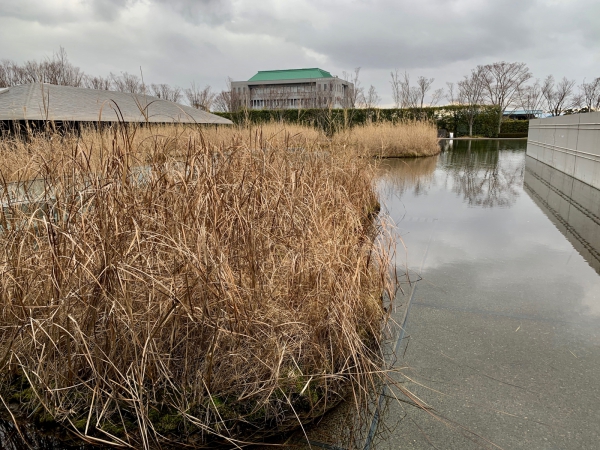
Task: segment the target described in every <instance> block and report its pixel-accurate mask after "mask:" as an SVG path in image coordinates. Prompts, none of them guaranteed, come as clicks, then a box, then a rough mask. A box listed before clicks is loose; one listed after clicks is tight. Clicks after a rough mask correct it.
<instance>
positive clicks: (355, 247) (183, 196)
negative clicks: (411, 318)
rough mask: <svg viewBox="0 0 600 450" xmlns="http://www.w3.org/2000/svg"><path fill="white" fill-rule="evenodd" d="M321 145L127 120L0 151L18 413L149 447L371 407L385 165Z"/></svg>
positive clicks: (2, 366)
mask: <svg viewBox="0 0 600 450" xmlns="http://www.w3.org/2000/svg"><path fill="white" fill-rule="evenodd" d="M211 133H214V134H211ZM319 139H320V135H319V134H318V133H316V132H315V134H313V135H309V136H304V135H302V134H299V133H297V132H295V131H294V130H292V129H290V128H288V129H287V130H281V129H279V130H275V129H272V130H265V129H264V128H263V130H262V132H261V131H260V130H259V129H255V130H228V131H221V130H214V129H205V130H203V131H202V132H200V131H198V130H194V129H189V128H161V129H144V128H141V129H140V128H124V127H121V128H115V129H113V130H110V131H106V132H103V133H96V132H92V131H87V132H85V133H84V134H83V135H82V136H80V137H72V136H67V137H60V136H54V137H53V138H52V139H51V140H49V139H45V138H42V137H40V138H34V139H33V140H32V141H30V142H28V143H22V142H21V143H19V142H12V143H11V142H8V143H3V144H1V145H2V148H0V152H1V153H2V155H3V162H2V167H1V170H0V172H1V175H2V177H3V178H4V179H5V180H12V181H13V182H14V181H15V180H17V183H16V184H15V183H13V184H12V185H11V184H10V183H8V181H6V182H4V184H3V189H2V190H3V192H2V202H3V205H4V206H3V208H2V212H1V214H0V226H1V229H2V232H0V274H1V276H0V393H1V394H2V398H3V400H4V401H5V402H6V403H7V404H11V403H12V405H13V409H15V412H16V413H18V414H20V415H24V414H28V415H30V417H34V418H35V419H36V420H37V421H38V422H51V423H54V422H58V423H60V424H62V425H64V426H67V427H69V428H70V429H71V430H73V431H74V432H76V433H77V434H78V435H79V436H80V437H82V438H84V439H86V440H88V441H92V442H97V443H109V444H111V445H121V446H124V447H133V448H153V447H158V446H165V445H167V446H168V445H169V444H174V443H182V444H188V445H191V446H196V447H198V446H203V445H208V444H211V443H215V442H218V443H224V442H225V443H229V444H230V445H239V446H242V445H244V443H247V442H256V441H260V440H262V439H263V438H265V437H266V436H268V435H270V434H278V433H281V432H284V431H286V430H289V429H291V428H294V427H297V426H298V425H299V424H303V423H306V422H308V421H310V420H312V419H313V418H315V417H318V416H320V415H322V414H323V413H324V412H325V411H327V410H328V409H330V408H331V407H332V406H334V405H336V404H337V403H338V402H339V401H340V400H341V399H342V398H344V397H347V396H348V395H350V398H352V399H353V400H354V401H355V402H356V405H357V407H360V405H361V404H363V402H365V401H366V397H367V394H368V392H369V391H370V390H371V387H372V386H374V385H375V384H376V383H377V380H378V378H379V377H380V376H381V375H380V373H381V372H380V371H381V367H382V352H381V349H380V346H379V345H380V341H381V327H382V321H383V320H385V315H386V313H385V311H384V309H383V307H382V302H381V296H382V293H384V292H386V291H387V292H388V295H390V298H393V295H391V292H390V291H391V289H392V285H391V282H390V280H389V277H388V275H387V274H388V264H389V255H388V254H386V252H385V250H384V248H383V247H382V246H381V240H380V239H376V237H377V235H378V233H379V230H378V228H377V227H376V225H375V224H374V222H373V219H372V217H371V213H372V212H373V211H374V210H375V209H376V205H377V199H376V197H375V194H374V190H373V176H374V174H373V169H372V167H371V165H370V163H369V161H368V160H367V159H365V158H360V157H359V155H358V153H357V152H356V151H355V150H351V149H348V148H343V147H340V148H337V149H336V151H324V150H332V149H331V148H329V149H323V148H322V147H321V146H318V145H316V144H315V143H316V142H317V141H318V140H319ZM298 147H302V148H303V150H301V151H300V150H295V151H290V150H289V149H290V148H298ZM11 152H13V153H11ZM7 155H11V157H12V160H10V159H9V158H7ZM26 179H37V180H38V181H37V182H36V184H35V185H30V184H27V183H25V184H23V180H26ZM19 180H20V181H19ZM15 187H19V188H20V190H19V189H15ZM9 191H12V192H13V194H12V199H10V198H9ZM15 196H16V197H18V198H16V197H15ZM26 197H29V200H35V201H36V202H35V203H28V204H19V203H17V202H15V199H16V200H19V199H23V198H26Z"/></svg>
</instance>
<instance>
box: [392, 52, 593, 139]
mask: <svg viewBox="0 0 600 450" xmlns="http://www.w3.org/2000/svg"><path fill="white" fill-rule="evenodd" d="M433 81H434V78H426V77H423V76H420V77H418V78H417V81H416V83H415V84H412V83H411V81H410V75H409V74H408V73H407V72H404V74H401V73H399V71H398V70H396V71H394V72H391V81H390V84H391V87H392V96H393V98H394V102H395V106H396V107H397V108H411V109H415V108H421V109H422V108H423V106H424V99H425V98H426V96H427V94H428V92H429V91H430V90H431V86H432V84H433ZM446 86H447V88H446V89H438V90H436V91H434V92H433V93H432V95H431V102H430V104H431V105H432V106H435V105H436V104H437V102H438V101H439V100H440V99H441V98H442V97H444V96H445V98H446V99H447V100H448V101H449V102H450V104H452V105H460V106H462V107H463V114H465V117H466V119H467V122H468V124H469V135H472V132H473V123H474V121H475V118H476V117H477V115H478V114H479V113H480V111H481V107H482V106H483V105H492V106H495V107H497V108H498V109H499V111H500V115H499V118H498V124H497V131H498V133H499V132H500V127H501V125H502V118H503V115H504V113H505V112H506V110H507V109H508V108H514V109H522V110H524V111H525V112H526V113H527V114H528V115H530V116H533V115H534V114H535V113H536V112H537V111H544V112H547V113H549V114H551V115H552V116H559V115H561V114H565V113H567V114H570V113H576V112H590V111H593V110H598V109H600V77H597V78H595V79H593V80H592V81H590V82H586V80H585V79H584V80H583V82H582V83H581V84H579V85H577V82H576V81H575V80H569V79H568V78H566V77H563V78H562V79H561V80H558V81H557V80H555V78H554V76H553V75H548V76H547V77H546V78H545V79H543V80H542V81H540V79H534V78H533V75H532V74H531V72H530V70H529V68H528V67H527V65H526V64H525V63H522V62H505V61H500V62H495V63H492V64H486V65H479V66H477V67H476V68H474V69H472V70H471V73H470V74H468V75H464V76H463V78H462V79H461V80H459V81H458V82H456V83H453V82H447V83H446Z"/></svg>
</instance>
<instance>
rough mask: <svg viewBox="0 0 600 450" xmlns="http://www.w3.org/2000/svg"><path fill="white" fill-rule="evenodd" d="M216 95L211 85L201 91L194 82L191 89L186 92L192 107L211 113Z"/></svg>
mask: <svg viewBox="0 0 600 450" xmlns="http://www.w3.org/2000/svg"><path fill="white" fill-rule="evenodd" d="M215 95H216V94H215V93H214V92H213V91H212V88H211V87H210V86H209V85H206V86H204V89H200V87H198V86H196V83H195V82H192V84H191V85H190V87H189V88H188V89H186V90H185V96H186V98H187V101H188V103H189V104H190V106H192V107H193V108H196V109H202V110H203V111H210V109H211V107H212V104H213V102H214V100H215Z"/></svg>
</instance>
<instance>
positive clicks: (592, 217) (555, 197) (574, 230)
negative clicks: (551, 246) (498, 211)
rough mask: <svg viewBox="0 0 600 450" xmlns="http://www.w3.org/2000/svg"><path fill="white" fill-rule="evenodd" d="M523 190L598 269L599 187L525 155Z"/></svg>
mask: <svg viewBox="0 0 600 450" xmlns="http://www.w3.org/2000/svg"><path fill="white" fill-rule="evenodd" d="M524 185H525V192H527V193H528V194H529V196H530V197H531V198H532V199H533V201H534V202H535V203H536V204H537V205H538V206H539V207H540V208H541V210H542V211H543V212H544V214H546V216H548V218H549V219H550V220H551V221H552V222H553V223H554V225H555V226H556V228H558V229H559V230H560V232H561V233H562V234H563V235H564V236H565V237H566V238H567V239H568V240H569V242H571V244H572V245H573V247H575V249H576V250H577V251H578V252H579V253H580V254H581V255H582V256H583V257H584V258H585V260H586V261H587V262H588V263H589V264H590V266H592V267H593V268H594V269H595V270H596V272H598V273H600V190H598V189H595V188H593V187H592V186H590V185H589V184H586V183H583V182H581V181H579V180H576V179H575V178H573V177H571V176H569V175H567V174H566V173H564V172H560V171H558V170H556V169H553V168H552V167H550V166H548V165H546V164H544V163H542V162H540V161H538V160H535V159H533V158H529V157H528V158H527V160H526V163H525V178H524Z"/></svg>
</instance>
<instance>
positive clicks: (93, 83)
mask: <svg viewBox="0 0 600 450" xmlns="http://www.w3.org/2000/svg"><path fill="white" fill-rule="evenodd" d="M83 87H86V88H88V89H98V90H100V91H110V90H111V89H112V81H111V80H110V78H109V77H106V78H104V77H92V76H89V75H86V76H85V77H84V78H83Z"/></svg>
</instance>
